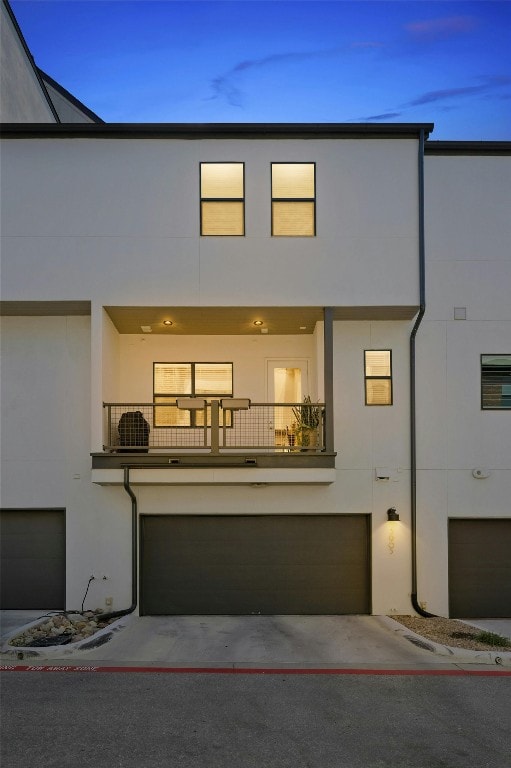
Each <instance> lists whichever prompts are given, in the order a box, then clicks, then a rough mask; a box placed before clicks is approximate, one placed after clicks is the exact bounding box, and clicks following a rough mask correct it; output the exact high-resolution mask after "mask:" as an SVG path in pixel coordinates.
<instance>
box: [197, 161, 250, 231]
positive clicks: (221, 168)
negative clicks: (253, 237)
mask: <svg viewBox="0 0 511 768" xmlns="http://www.w3.org/2000/svg"><path fill="white" fill-rule="evenodd" d="M200 233H201V235H203V236H210V235H213V236H228V237H229V236H230V237H232V236H240V235H244V234H245V163H201V164H200Z"/></svg>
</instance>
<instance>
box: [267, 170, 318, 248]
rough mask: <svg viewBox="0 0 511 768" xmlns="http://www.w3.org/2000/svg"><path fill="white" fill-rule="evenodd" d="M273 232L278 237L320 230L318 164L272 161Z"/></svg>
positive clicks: (306, 234) (308, 235)
mask: <svg viewBox="0 0 511 768" xmlns="http://www.w3.org/2000/svg"><path fill="white" fill-rule="evenodd" d="M271 233H272V235H273V236H274V237H314V235H315V234H316V164H315V163H272V164H271Z"/></svg>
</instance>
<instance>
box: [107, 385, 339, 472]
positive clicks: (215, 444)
mask: <svg viewBox="0 0 511 768" xmlns="http://www.w3.org/2000/svg"><path fill="white" fill-rule="evenodd" d="M103 409H104V435H105V439H104V445H103V453H94V454H92V468H93V472H94V471H95V470H98V471H99V470H113V469H115V470H121V469H123V468H124V467H126V466H129V467H130V468H133V469H136V470H158V469H159V470H165V472H166V475H165V476H166V477H167V478H168V482H170V483H172V482H173V478H174V481H179V482H186V478H187V477H188V478H189V479H191V476H190V474H189V472H188V475H187V474H186V471H187V470H188V471H189V470H192V469H195V470H207V469H209V470H220V469H225V470H236V471H237V473H238V474H237V475H235V476H232V475H230V476H229V478H228V479H227V480H225V481H226V482H248V483H251V484H259V483H262V484H265V483H267V482H273V481H275V479H276V478H277V477H278V480H277V481H278V482H332V479H333V478H332V476H331V471H332V470H333V468H334V466H335V453H333V452H328V451H327V450H326V444H325V424H326V420H327V416H328V414H327V410H326V407H325V404H324V403H309V404H307V403H303V402H302V403H253V402H251V401H250V400H249V399H248V398H223V399H220V400H212V401H210V402H207V401H206V400H204V399H201V398H186V397H185V398H177V399H176V400H175V401H173V402H168V401H167V402H165V403H164V404H162V403H104V405H103ZM327 469H328V470H329V473H328V478H329V479H327V480H325V478H326V477H327V475H325V474H322V475H321V474H320V475H317V476H314V472H315V470H320V471H323V472H324V470H327ZM179 470H183V471H184V474H183V472H179ZM242 470H245V472H244V473H243V475H241V474H239V473H241V471H242ZM271 470H277V471H280V470H301V476H300V478H299V477H297V475H296V473H294V474H291V475H288V476H287V479H284V477H285V475H284V474H283V473H282V472H280V473H279V474H278V475H275V476H274V477H273V480H272V475H271V474H268V471H271ZM169 471H170V473H171V474H170V475H169V474H168V473H169ZM261 471H263V472H264V473H265V474H264V477H260V476H259V475H261ZM311 471H312V474H311ZM247 472H248V474H247ZM304 473H305V474H304ZM307 473H308V474H309V479H307ZM140 476H142V475H140ZM152 476H153V477H156V476H155V475H154V473H153V475H152ZM117 477H118V478H119V475H117ZM145 477H147V478H149V477H150V475H149V474H147V473H146V475H145ZM201 477H202V479H203V482H209V480H208V475H206V474H205V473H204V472H203V473H199V474H197V473H194V483H195V482H197V481H198V482H200V478H201ZM101 478H102V480H103V482H105V483H106V482H107V480H108V475H100V474H99V473H98V472H96V477H93V480H94V481H95V482H99V481H100V479H101ZM216 478H217V479H216V481H219V480H218V474H217V475H216ZM315 478H316V479H315ZM318 478H322V479H321V480H319V479H318ZM209 479H211V478H209ZM220 481H221V480H220ZM103 482H102V484H103ZM147 482H150V481H149V480H147Z"/></svg>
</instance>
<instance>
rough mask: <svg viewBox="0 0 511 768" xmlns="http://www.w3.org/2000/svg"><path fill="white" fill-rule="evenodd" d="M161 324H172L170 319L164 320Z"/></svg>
mask: <svg viewBox="0 0 511 768" xmlns="http://www.w3.org/2000/svg"><path fill="white" fill-rule="evenodd" d="M163 325H172V320H164V321H163Z"/></svg>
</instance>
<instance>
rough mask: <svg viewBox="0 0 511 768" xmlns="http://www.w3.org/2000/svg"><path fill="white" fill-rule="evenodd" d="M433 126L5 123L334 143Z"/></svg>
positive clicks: (97, 134) (47, 133)
mask: <svg viewBox="0 0 511 768" xmlns="http://www.w3.org/2000/svg"><path fill="white" fill-rule="evenodd" d="M433 128H434V124H433V123H67V124H66V123H60V124H58V125H57V124H48V123H3V124H1V125H0V134H1V135H2V136H4V137H5V138H126V139H135V138H152V139H172V138H179V139H202V138H208V139H225V138H230V139H236V138H240V139H247V138H258V139H273V138H303V139H335V138H351V137H357V138H381V137H385V138H392V137H413V138H415V137H418V136H419V134H420V132H421V131H424V132H425V133H426V135H429V133H430V132H431V131H433Z"/></svg>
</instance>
